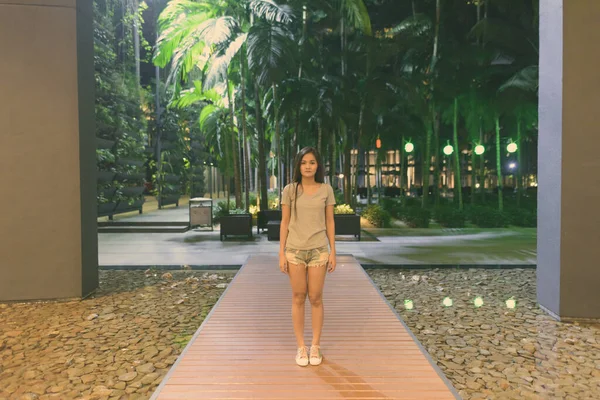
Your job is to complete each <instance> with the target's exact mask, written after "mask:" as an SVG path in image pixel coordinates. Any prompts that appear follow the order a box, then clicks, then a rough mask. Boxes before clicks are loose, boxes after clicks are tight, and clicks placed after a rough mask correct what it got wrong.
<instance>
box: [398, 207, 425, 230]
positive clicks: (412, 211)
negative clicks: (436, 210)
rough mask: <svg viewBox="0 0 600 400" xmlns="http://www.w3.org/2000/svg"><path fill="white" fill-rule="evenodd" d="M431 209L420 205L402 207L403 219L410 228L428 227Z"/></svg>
mask: <svg viewBox="0 0 600 400" xmlns="http://www.w3.org/2000/svg"><path fill="white" fill-rule="evenodd" d="M430 219H431V211H429V210H427V209H424V208H421V207H407V208H405V209H404V213H403V220H404V222H406V224H407V225H408V226H410V227H411V228H429V220H430Z"/></svg>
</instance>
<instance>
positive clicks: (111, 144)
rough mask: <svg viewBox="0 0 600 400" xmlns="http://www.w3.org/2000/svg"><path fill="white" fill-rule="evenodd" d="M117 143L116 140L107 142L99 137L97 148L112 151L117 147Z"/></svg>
mask: <svg viewBox="0 0 600 400" xmlns="http://www.w3.org/2000/svg"><path fill="white" fill-rule="evenodd" d="M115 143H117V142H115V141H114V140H107V139H102V138H99V137H97V138H96V146H97V148H98V149H107V150H110V149H112V148H113V147H114V146H115Z"/></svg>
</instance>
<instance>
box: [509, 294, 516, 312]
mask: <svg viewBox="0 0 600 400" xmlns="http://www.w3.org/2000/svg"><path fill="white" fill-rule="evenodd" d="M506 308H510V309H511V310H513V309H515V308H517V301H516V300H515V299H514V298H513V297H511V298H510V299H508V300H506Z"/></svg>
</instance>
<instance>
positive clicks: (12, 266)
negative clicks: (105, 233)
mask: <svg viewBox="0 0 600 400" xmlns="http://www.w3.org/2000/svg"><path fill="white" fill-rule="evenodd" d="M77 3H79V2H77ZM86 3H87V4H86ZM91 14H92V12H91V1H81V4H80V5H79V4H76V2H75V0H50V1H49V0H43V1H42V0H38V1H33V0H0V54H2V55H3V56H2V58H1V59H0V77H2V90H0V182H2V196H0V255H1V257H0V276H1V277H2V279H0V301H7V300H30V299H56V298H73V297H81V296H84V295H86V294H88V293H89V292H90V291H91V290H93V289H94V288H95V287H97V285H98V276H97V270H98V267H97V263H98V261H97V260H98V254H97V235H96V221H95V213H96V211H95V185H96V182H95V150H94V148H95V139H94V80H93V74H94V71H93V37H92V35H93V30H92V29H93V25H92V15H91Z"/></svg>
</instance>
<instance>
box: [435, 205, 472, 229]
mask: <svg viewBox="0 0 600 400" xmlns="http://www.w3.org/2000/svg"><path fill="white" fill-rule="evenodd" d="M434 218H435V220H436V221H437V222H438V223H439V224H440V225H442V226H443V227H445V228H464V227H465V220H466V214H465V212H464V211H460V210H457V209H456V208H452V207H440V208H438V209H436V210H435V216H434Z"/></svg>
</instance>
